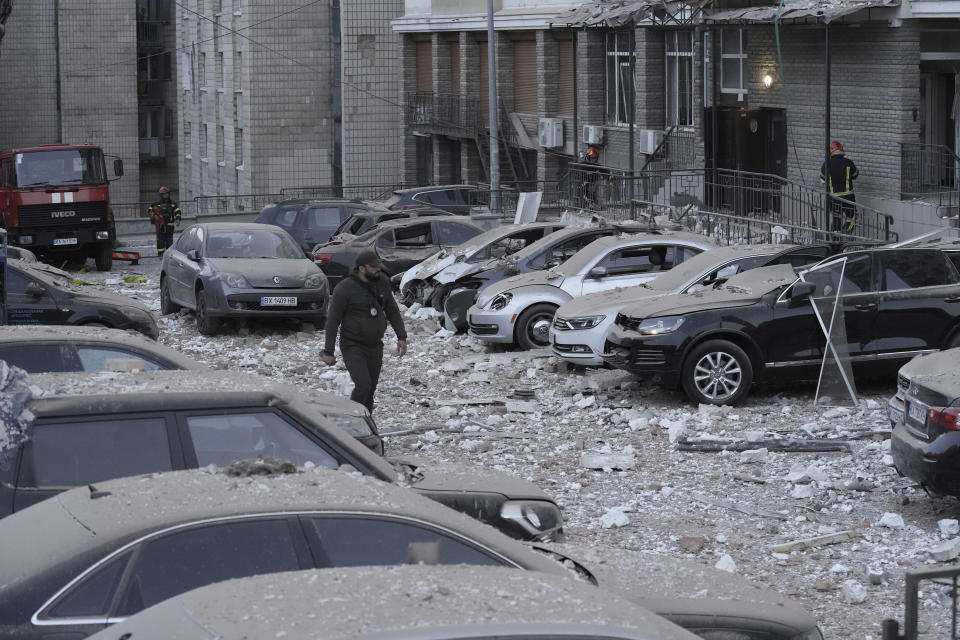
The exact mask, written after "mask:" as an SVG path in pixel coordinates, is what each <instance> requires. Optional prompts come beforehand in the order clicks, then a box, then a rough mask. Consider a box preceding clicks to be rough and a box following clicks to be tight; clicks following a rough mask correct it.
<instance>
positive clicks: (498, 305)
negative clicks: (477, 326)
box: [490, 292, 513, 311]
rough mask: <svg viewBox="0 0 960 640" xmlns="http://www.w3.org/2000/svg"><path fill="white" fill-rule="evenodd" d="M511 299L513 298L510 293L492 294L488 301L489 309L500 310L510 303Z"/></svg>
mask: <svg viewBox="0 0 960 640" xmlns="http://www.w3.org/2000/svg"><path fill="white" fill-rule="evenodd" d="M511 300H513V294H512V293H509V292H508V293H498V294H497V295H495V296H493V300H491V301H490V310H491V311H500V310H501V309H503V308H504V307H506V306H507V305H508V304H510V301H511Z"/></svg>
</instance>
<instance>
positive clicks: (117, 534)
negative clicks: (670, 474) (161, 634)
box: [0, 461, 821, 640]
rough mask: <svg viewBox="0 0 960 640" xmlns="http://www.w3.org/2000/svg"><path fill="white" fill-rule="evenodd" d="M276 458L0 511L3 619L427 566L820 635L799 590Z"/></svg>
mask: <svg viewBox="0 0 960 640" xmlns="http://www.w3.org/2000/svg"><path fill="white" fill-rule="evenodd" d="M268 463H269V461H260V462H244V463H239V464H237V465H235V466H234V467H233V468H231V469H227V470H225V471H222V470H210V469H204V470H193V471H179V472H171V473H161V474H154V475H152V476H141V477H136V478H125V479H120V480H113V481H105V482H97V483H95V484H91V485H89V486H83V487H79V488H76V489H73V490H71V491H68V492H66V493H63V494H62V495H61V496H59V500H57V501H53V500H48V501H44V502H42V503H40V504H37V505H34V506H33V507H31V508H29V509H25V510H23V511H21V512H19V513H16V514H14V515H13V516H10V517H9V518H6V519H5V520H2V521H0V548H3V549H4V562H3V563H0V584H3V585H4V588H3V589H2V590H0V628H4V629H11V630H14V632H15V633H17V634H19V635H27V634H49V633H51V632H53V631H54V630H56V631H57V632H59V633H60V634H64V635H65V634H68V633H70V634H74V637H82V636H85V635H87V634H90V633H92V632H94V631H98V630H100V629H102V628H103V627H104V626H105V625H107V624H109V623H111V622H120V621H121V620H123V619H124V618H125V617H127V616H129V615H132V614H135V613H137V612H138V611H140V610H142V609H144V608H145V607H148V606H151V605H154V604H156V603H159V602H162V601H163V600H166V599H168V598H170V597H173V596H176V595H178V594H180V593H182V592H185V591H187V590H189V589H192V588H196V587H200V586H204V585H206V584H210V583H213V582H220V581H223V580H228V579H231V578H241V577H248V576H252V575H257V574H271V573H278V572H285V571H291V570H298V569H312V568H322V567H349V566H363V565H381V566H384V565H386V566H389V565H397V564H408V563H433V564H441V565H450V564H457V565H461V564H469V565H485V566H492V567H498V568H500V569H501V570H502V571H515V570H529V571H535V572H539V573H545V574H549V575H558V576H562V577H569V576H570V575H571V571H572V572H573V573H574V574H575V575H578V576H580V577H581V578H583V579H585V580H586V581H587V582H588V583H592V584H593V585H599V589H600V590H601V591H600V592H601V593H604V592H605V591H603V590H609V591H612V592H613V593H614V594H615V597H620V598H624V599H627V600H629V601H630V602H632V603H634V604H635V605H637V606H640V607H643V608H645V609H648V610H650V611H653V612H654V613H657V614H659V615H662V616H663V617H665V618H667V619H668V620H670V621H671V622H673V623H675V624H679V625H680V626H683V627H685V628H687V629H690V630H692V631H695V632H696V633H698V634H700V635H701V636H702V637H704V638H722V637H747V638H765V639H770V640H788V639H789V640H795V639H797V638H801V639H804V640H812V639H819V638H820V637H821V636H820V634H819V631H818V629H817V625H816V620H815V618H814V617H813V616H812V615H810V614H809V613H808V612H806V611H805V610H804V609H803V608H802V607H800V606H798V605H797V604H796V603H794V602H792V601H790V600H789V599H787V598H785V597H783V596H780V595H779V594H777V593H774V592H772V591H770V590H767V589H764V588H762V587H760V586H758V585H755V584H752V583H749V582H747V581H746V580H743V579H742V578H738V577H737V576H734V575H732V574H729V573H726V572H722V571H719V570H717V569H713V568H707V567H701V566H699V565H697V564H694V563H690V562H684V561H677V560H672V559H669V558H664V557H663V556H658V555H655V554H639V553H632V554H631V553H630V552H622V551H616V550H611V552H612V553H613V554H614V555H613V556H612V557H611V558H610V559H609V560H608V559H607V557H606V556H605V555H604V553H603V551H605V550H602V549H598V548H591V549H588V550H585V551H583V552H582V553H583V554H584V559H583V560H581V559H578V558H576V557H572V556H571V555H569V552H567V551H566V550H565V549H555V548H552V547H543V546H540V545H536V546H535V547H534V548H530V547H528V546H527V545H524V544H521V543H520V542H518V541H516V540H513V539H511V538H509V537H507V536H504V535H503V534H502V533H500V532H498V531H495V530H493V529H492V528H490V527H488V526H485V525H483V524H482V523H480V522H477V521H476V520H472V519H470V518H467V517H465V516H464V515H463V514H459V513H455V512H454V511H452V510H450V509H448V508H446V507H444V506H443V505H440V504H437V503H435V502H433V501H430V500H424V499H423V498H422V497H421V496H417V495H415V493H414V492H411V491H409V490H407V489H404V488H402V487H398V486H393V485H391V484H388V483H384V482H382V481H381V480H379V479H377V478H373V477H363V476H359V475H358V474H351V473H343V472H337V471H332V470H329V469H326V468H324V467H323V466H322V465H321V466H317V467H313V468H310V469H303V470H302V471H297V472H294V473H286V474H284V475H277V474H274V475H267V476H262V475H257V476H256V477H249V476H250V475H251V474H257V473H258V472H259V471H260V470H261V469H262V468H263V467H265V466H270V465H268ZM278 470H279V471H295V470H293V469H287V468H286V467H284V466H280V467H278ZM238 476H239V477H238ZM37 531H44V532H45V535H43V536H37V535H36V532H37ZM91 533H93V534H94V535H91ZM628 556H629V558H628ZM620 567H622V569H620ZM505 579H509V578H505ZM372 587H373V588H379V585H376V584H374V585H372ZM94 594H96V595H97V596H98V597H93V596H94ZM337 609H338V610H339V607H337ZM365 615H374V613H373V612H368V613H366V614H365ZM651 624H653V625H659V623H658V622H655V621H651ZM310 626H313V625H312V624H311V625H310ZM724 633H726V634H728V635H726V636H724V635H722V634H724ZM731 633H735V635H730V634H731ZM417 637H421V636H420V635H417Z"/></svg>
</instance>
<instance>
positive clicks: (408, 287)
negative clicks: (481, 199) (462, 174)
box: [400, 222, 565, 311]
mask: <svg viewBox="0 0 960 640" xmlns="http://www.w3.org/2000/svg"><path fill="white" fill-rule="evenodd" d="M563 226H565V225H563V224H561V223H559V222H528V223H525V224H504V225H500V226H499V227H495V228H493V229H490V230H489V231H485V232H483V233H481V234H480V235H478V236H474V237H473V238H470V239H469V240H467V241H466V242H464V243H463V244H461V245H459V246H457V247H454V248H453V249H444V250H443V251H439V252H437V253H435V254H433V255H432V256H430V257H429V258H427V259H426V260H424V261H423V262H421V263H420V264H418V265H416V266H414V267H411V268H410V269H407V271H406V272H404V274H403V277H402V278H401V279H400V293H401V294H402V296H403V303H404V304H406V305H411V304H413V303H414V302H419V303H420V304H422V305H431V306H433V307H434V308H435V309H437V310H438V311H442V310H443V298H444V297H445V294H446V293H448V292H449V288H450V285H451V284H452V283H453V282H455V281H456V280H457V279H458V278H461V277H463V276H465V275H469V274H470V273H475V272H477V271H482V270H484V269H486V268H487V264H488V263H489V262H491V261H496V260H499V259H500V258H503V257H505V256H509V255H511V254H513V253H515V252H517V251H519V250H520V249H523V248H524V247H526V246H529V245H530V244H533V243H534V242H536V241H537V240H540V239H541V238H543V237H544V236H548V235H550V234H551V233H553V232H554V231H556V230H557V229H559V228H561V227H563Z"/></svg>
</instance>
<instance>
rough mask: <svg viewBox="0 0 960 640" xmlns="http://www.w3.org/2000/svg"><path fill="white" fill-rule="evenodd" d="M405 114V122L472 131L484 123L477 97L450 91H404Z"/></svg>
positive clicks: (468, 132) (410, 124)
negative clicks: (440, 92) (459, 94)
mask: <svg viewBox="0 0 960 640" xmlns="http://www.w3.org/2000/svg"><path fill="white" fill-rule="evenodd" d="M405 102H406V109H405V113H404V118H405V121H406V124H407V125H408V126H417V125H422V126H428V127H434V128H437V129H448V130H450V129H454V130H459V131H462V132H463V133H465V134H469V135H473V134H474V132H476V131H477V130H478V129H479V128H480V127H483V126H484V125H485V123H484V122H482V121H481V119H480V108H479V103H478V101H477V100H475V99H472V98H465V97H463V96H458V95H452V94H433V93H408V94H406V100H405Z"/></svg>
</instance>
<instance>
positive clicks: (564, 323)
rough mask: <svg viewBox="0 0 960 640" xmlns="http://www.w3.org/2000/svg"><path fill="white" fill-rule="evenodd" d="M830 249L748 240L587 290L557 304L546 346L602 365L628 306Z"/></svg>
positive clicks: (805, 260)
mask: <svg viewBox="0 0 960 640" xmlns="http://www.w3.org/2000/svg"><path fill="white" fill-rule="evenodd" d="M831 253H832V250H831V248H830V247H829V246H828V245H808V246H802V247H801V246H797V245H792V244H788V245H783V244H750V245H738V246H732V247H716V248H713V249H710V250H708V251H704V252H703V253H701V254H700V255H698V256H694V257H692V258H690V259H689V260H685V261H684V262H683V263H681V264H679V265H676V266H674V267H673V268H672V269H670V270H669V271H667V272H666V273H662V274H661V275H659V276H657V277H656V278H655V279H654V280H652V281H649V282H643V283H641V284H639V285H636V286H633V287H619V286H618V287H617V288H616V289H612V290H607V291H598V292H596V293H589V294H587V295H583V296H580V297H577V298H574V299H573V300H571V301H569V302H566V303H564V304H562V305H560V307H558V308H557V312H556V314H555V315H554V319H553V324H552V325H551V326H550V348H551V350H552V351H553V354H554V355H555V356H557V357H559V358H562V359H564V360H566V361H567V362H570V363H572V364H576V365H580V366H597V365H602V364H603V349H604V345H605V342H606V338H607V332H608V331H609V330H610V327H612V326H613V322H614V319H615V318H616V317H617V314H618V313H619V312H620V310H621V309H622V308H624V307H626V306H627V305H631V304H636V303H639V302H642V301H652V300H655V299H656V298H659V297H661V296H665V295H670V294H683V293H690V292H692V291H696V290H698V289H700V288H703V287H710V286H713V285H714V284H716V283H717V282H719V281H721V280H725V279H726V278H729V277H730V276H732V275H735V274H737V273H740V272H742V271H749V270H750V269H754V268H756V267H763V266H769V265H775V264H791V265H793V266H794V267H801V266H804V265H809V264H812V263H814V262H819V261H820V260H822V259H823V258H825V257H827V256H828V255H830V254H831Z"/></svg>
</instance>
